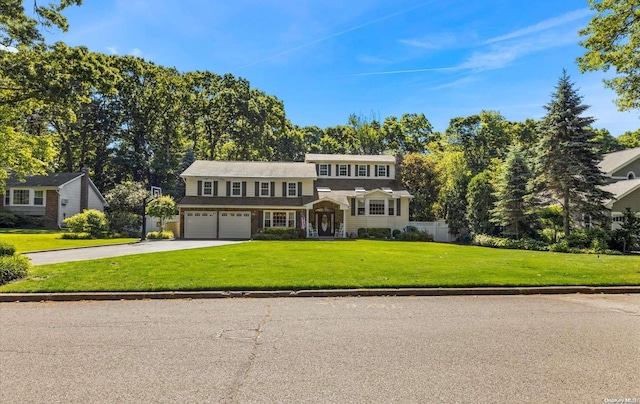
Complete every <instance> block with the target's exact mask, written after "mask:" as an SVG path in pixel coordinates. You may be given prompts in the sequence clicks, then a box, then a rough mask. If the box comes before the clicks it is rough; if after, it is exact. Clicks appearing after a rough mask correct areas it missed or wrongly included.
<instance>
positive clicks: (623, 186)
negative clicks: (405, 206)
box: [599, 147, 640, 229]
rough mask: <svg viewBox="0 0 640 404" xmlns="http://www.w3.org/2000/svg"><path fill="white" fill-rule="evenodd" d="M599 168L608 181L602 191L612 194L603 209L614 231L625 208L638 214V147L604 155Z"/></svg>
mask: <svg viewBox="0 0 640 404" xmlns="http://www.w3.org/2000/svg"><path fill="white" fill-rule="evenodd" d="M599 167H600V170H601V171H602V172H603V173H604V174H605V176H606V177H607V178H608V179H609V184H607V185H605V186H604V187H603V189H604V190H606V191H608V192H610V193H611V194H613V199H611V200H610V201H607V203H606V204H605V207H606V208H607V209H609V211H610V214H611V221H612V227H613V228H614V229H616V228H619V227H620V223H621V222H622V220H623V212H624V211H625V210H626V209H627V208H629V209H631V210H632V211H634V212H640V147H636V148H633V149H627V150H622V151H618V152H614V153H609V154H606V155H604V158H603V159H602V161H601V162H600V165H599Z"/></svg>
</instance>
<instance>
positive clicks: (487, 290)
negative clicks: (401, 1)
mask: <svg viewBox="0 0 640 404" xmlns="http://www.w3.org/2000/svg"><path fill="white" fill-rule="evenodd" d="M629 293H640V286H543V287H479V288H397V289H395V288H381V289H318V290H248V291H185V292H179V291H173V292H77V293H0V303H8V302H73V301H84V300H93V301H104V300H144V299H228V298H283V297H361V296H506V295H564V294H629Z"/></svg>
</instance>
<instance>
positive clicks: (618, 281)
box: [0, 240, 640, 292]
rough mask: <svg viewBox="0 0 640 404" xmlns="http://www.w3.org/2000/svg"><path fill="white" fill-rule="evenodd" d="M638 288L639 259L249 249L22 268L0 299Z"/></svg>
mask: <svg viewBox="0 0 640 404" xmlns="http://www.w3.org/2000/svg"><path fill="white" fill-rule="evenodd" d="M551 285H559V286H567V285H585V286H611V285H640V257H638V256H606V255H600V256H597V255H584V254H562V253H551V252H538V251H520V250H500V249H491V248H484V247H473V246H459V245H453V244H440V243H407V242H387V241H372V240H371V241H370V240H358V241H355V242H344V241H336V242H317V241H282V242H275V241H254V242H249V243H242V244H235V245H228V246H221V247H213V248H201V249H193V250H183V251H171V252H163V253H153V254H140V255H130V256H123V257H114V258H105V259H99V260H93V261H79V262H69V263H63V264H54V265H42V266H35V267H32V268H31V272H30V275H29V277H28V278H27V279H24V280H22V281H18V282H14V283H11V284H8V285H4V286H2V287H0V292H89V291H186V290H277V289H280V290H282V289H294V290H299V289H321V288H381V287H469V286H551Z"/></svg>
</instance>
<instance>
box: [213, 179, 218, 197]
mask: <svg viewBox="0 0 640 404" xmlns="http://www.w3.org/2000/svg"><path fill="white" fill-rule="evenodd" d="M213 196H218V181H213Z"/></svg>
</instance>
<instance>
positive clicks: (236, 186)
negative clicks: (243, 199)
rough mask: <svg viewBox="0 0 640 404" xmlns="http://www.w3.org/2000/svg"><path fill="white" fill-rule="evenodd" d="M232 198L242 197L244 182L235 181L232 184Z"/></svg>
mask: <svg viewBox="0 0 640 404" xmlns="http://www.w3.org/2000/svg"><path fill="white" fill-rule="evenodd" d="M231 196H242V182H240V181H234V182H232V183H231Z"/></svg>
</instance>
